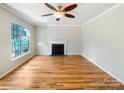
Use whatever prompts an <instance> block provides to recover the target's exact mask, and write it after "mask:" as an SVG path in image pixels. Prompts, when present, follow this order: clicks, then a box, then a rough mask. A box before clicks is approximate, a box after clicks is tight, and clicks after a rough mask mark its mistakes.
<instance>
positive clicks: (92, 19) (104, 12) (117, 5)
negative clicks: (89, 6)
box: [81, 4, 121, 26]
mask: <svg viewBox="0 0 124 93" xmlns="http://www.w3.org/2000/svg"><path fill="white" fill-rule="evenodd" d="M120 5H121V4H116V5H114V6H113V7H111V8H109V9H107V10H105V11H103V12H102V13H100V14H98V15H97V16H95V17H93V18H91V19H89V20H88V21H86V22H85V23H83V24H82V25H81V26H84V25H87V24H88V23H91V22H92V21H94V20H96V19H97V18H99V17H101V16H103V15H105V14H107V13H108V12H110V11H111V10H113V9H115V8H117V7H119V6H120Z"/></svg>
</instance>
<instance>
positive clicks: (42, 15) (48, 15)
mask: <svg viewBox="0 0 124 93" xmlns="http://www.w3.org/2000/svg"><path fill="white" fill-rule="evenodd" d="M50 15H53V14H45V15H41V16H42V17H44V16H50Z"/></svg>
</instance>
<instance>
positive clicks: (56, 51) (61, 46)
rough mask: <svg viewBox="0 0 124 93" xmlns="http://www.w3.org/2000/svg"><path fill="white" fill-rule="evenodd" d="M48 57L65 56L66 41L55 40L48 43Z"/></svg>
mask: <svg viewBox="0 0 124 93" xmlns="http://www.w3.org/2000/svg"><path fill="white" fill-rule="evenodd" d="M49 55H51V56H52V55H53V56H54V55H56V56H62V55H67V40H64V39H56V40H50V41H49Z"/></svg>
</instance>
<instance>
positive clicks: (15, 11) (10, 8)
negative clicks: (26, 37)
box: [0, 3, 36, 26]
mask: <svg viewBox="0 0 124 93" xmlns="http://www.w3.org/2000/svg"><path fill="white" fill-rule="evenodd" d="M0 6H1V7H2V8H4V9H6V10H7V11H9V12H11V13H12V14H14V15H16V16H18V17H19V18H21V19H22V20H24V21H26V22H27V23H29V24H31V25H33V26H36V23H35V22H32V21H30V20H28V19H27V18H29V17H28V16H26V15H25V14H23V13H21V12H19V11H18V10H16V9H14V8H12V7H10V6H8V5H6V4H4V3H1V4H0Z"/></svg>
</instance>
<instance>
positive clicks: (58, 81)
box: [0, 56, 124, 90]
mask: <svg viewBox="0 0 124 93" xmlns="http://www.w3.org/2000/svg"><path fill="white" fill-rule="evenodd" d="M0 89H66V90H68V89H69V90H70V89H77V90H78V89H124V85H122V84H121V83H120V82H118V81H117V80H115V79H114V78H112V77H111V76H110V75H108V74H106V73H105V72H104V71H102V70H101V69H99V68H98V67H96V66H95V65H93V64H92V63H90V62H89V61H88V60H86V59H85V58H83V57H81V56H54V57H51V56H36V57H34V58H32V59H31V60H29V61H28V62H27V63H25V64H23V65H22V66H20V67H19V68H17V69H15V70H14V71H13V72H11V73H10V74H9V75H7V76H6V77H4V78H3V79H1V80H0Z"/></svg>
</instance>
